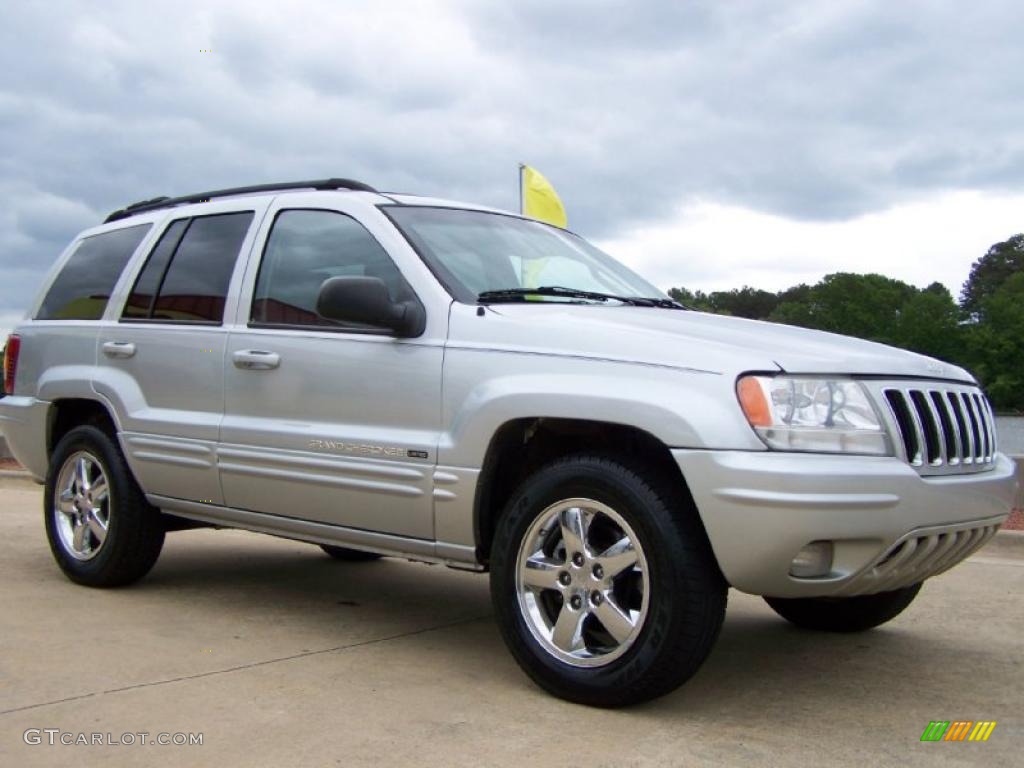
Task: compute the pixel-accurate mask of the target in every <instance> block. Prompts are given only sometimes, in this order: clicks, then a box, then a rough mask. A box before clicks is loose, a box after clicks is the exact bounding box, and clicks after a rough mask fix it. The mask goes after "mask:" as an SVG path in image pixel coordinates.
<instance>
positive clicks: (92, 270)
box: [36, 224, 153, 320]
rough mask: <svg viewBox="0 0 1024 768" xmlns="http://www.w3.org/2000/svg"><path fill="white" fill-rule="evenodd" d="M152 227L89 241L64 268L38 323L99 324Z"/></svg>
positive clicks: (82, 244)
mask: <svg viewBox="0 0 1024 768" xmlns="http://www.w3.org/2000/svg"><path fill="white" fill-rule="evenodd" d="M152 226H153V225H152V224H139V225H137V226H134V227H125V228H123V229H115V230H113V231H112V232H103V233H102V234H99V235H92V236H91V237H87V238H85V239H84V240H82V242H81V243H79V245H78V247H77V248H76V249H75V251H74V253H72V254H71V257H70V258H69V259H68V260H67V262H66V263H65V264H64V268H63V269H62V270H61V272H60V274H59V275H57V279H56V280H54V281H53V285H51V286H50V290H49V291H47V293H46V298H44V299H43V304H42V306H41V307H40V308H39V313H38V314H37V315H36V319H37V320H99V319H100V318H101V317H103V312H104V310H105V309H106V308H107V302H108V301H109V300H110V293H111V291H113V290H114V285H115V284H116V283H117V279H118V278H119V277H120V276H121V272H122V271H123V270H124V268H125V265H126V264H127V263H128V260H129V259H131V257H132V254H133V253H135V249H136V248H138V247H139V243H141V242H142V238H144V237H145V236H146V233H147V232H149V229H150V227H152Z"/></svg>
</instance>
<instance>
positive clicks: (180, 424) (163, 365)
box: [96, 210, 259, 504]
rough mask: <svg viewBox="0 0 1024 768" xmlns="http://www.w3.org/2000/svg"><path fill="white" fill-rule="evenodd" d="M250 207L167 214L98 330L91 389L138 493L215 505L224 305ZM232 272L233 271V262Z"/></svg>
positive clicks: (245, 241)
mask: <svg viewBox="0 0 1024 768" xmlns="http://www.w3.org/2000/svg"><path fill="white" fill-rule="evenodd" d="M258 213H259V212H258V211H256V210H242V211H238V210H236V211H224V212H221V213H213V214H209V215H202V216H187V215H183V216H180V217H176V218H173V219H171V220H170V221H169V222H168V223H167V225H166V227H165V229H164V230H163V232H162V234H161V235H160V237H159V238H158V239H157V241H156V244H155V246H154V247H153V249H152V250H151V251H150V253H149V255H148V257H147V258H146V260H145V262H144V263H143V265H142V267H141V270H139V271H138V273H137V276H136V277H135V278H134V283H133V286H132V288H131V290H130V292H129V295H128V297H127V300H126V301H125V304H124V307H123V310H122V312H121V316H120V318H119V319H118V321H117V322H113V323H108V324H107V325H106V326H105V327H104V328H103V329H102V331H101V333H100V338H99V354H98V363H99V364H98V369H99V373H98V375H97V377H96V388H97V390H98V391H99V392H100V393H101V394H103V395H105V396H106V397H107V398H108V399H110V400H111V401H112V402H113V403H114V404H115V408H116V409H117V411H118V414H119V417H120V420H121V427H122V434H121V440H122V446H123V448H124V451H125V455H126V457H127V459H128V462H129V464H130V465H131V467H132V469H133V471H134V472H135V474H136V476H137V477H138V479H139V481H140V483H141V485H142V487H143V488H144V489H145V491H146V492H147V493H150V494H155V495H158V496H165V497H170V498H176V499H187V500H190V501H200V502H206V503H211V504H222V503H223V496H222V493H221V490H220V481H219V479H218V473H217V466H216V457H215V448H216V444H217V438H218V430H219V428H220V421H221V418H222V417H223V412H224V368H223V365H224V351H225V348H226V340H227V332H226V330H225V328H224V327H223V324H224V315H225V311H226V309H227V308H228V307H229V306H230V307H231V309H232V310H233V308H234V307H233V303H234V299H233V297H234V296H237V290H234V291H233V290H232V286H233V276H234V273H235V270H236V264H237V262H238V261H239V259H238V256H239V253H245V252H247V251H248V247H249V246H250V245H251V236H250V234H249V233H250V231H251V230H253V229H254V227H253V222H254V220H255V218H256V217H257V214H258ZM239 271H241V270H239Z"/></svg>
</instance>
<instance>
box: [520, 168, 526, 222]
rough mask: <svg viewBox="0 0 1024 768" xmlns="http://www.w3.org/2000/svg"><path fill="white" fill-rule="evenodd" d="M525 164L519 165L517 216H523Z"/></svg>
mask: <svg viewBox="0 0 1024 768" xmlns="http://www.w3.org/2000/svg"><path fill="white" fill-rule="evenodd" d="M525 167H526V165H525V163H520V164H519V215H520V216H522V215H523V168H525Z"/></svg>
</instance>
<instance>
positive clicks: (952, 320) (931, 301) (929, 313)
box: [893, 283, 967, 365]
mask: <svg viewBox="0 0 1024 768" xmlns="http://www.w3.org/2000/svg"><path fill="white" fill-rule="evenodd" d="M893 343H894V344H896V345H897V346H900V347H904V348H905V349H910V350H913V351H914V352H919V353H921V354H922V355H930V356H931V357H937V358H939V359H941V360H945V361H947V362H951V363H957V364H958V365H962V364H963V363H965V362H966V361H967V355H966V354H965V350H964V334H963V333H962V329H961V327H960V322H959V310H958V308H957V305H956V302H954V301H953V296H952V294H951V293H950V292H949V290H948V289H947V288H946V286H944V285H942V284H941V283H932V284H931V285H929V286H928V287H927V288H925V289H924V290H923V291H918V292H916V293H914V295H912V296H911V297H910V298H908V299H907V300H906V302H904V304H903V306H902V307H901V308H900V313H899V319H898V320H897V322H896V328H895V334H894V336H893Z"/></svg>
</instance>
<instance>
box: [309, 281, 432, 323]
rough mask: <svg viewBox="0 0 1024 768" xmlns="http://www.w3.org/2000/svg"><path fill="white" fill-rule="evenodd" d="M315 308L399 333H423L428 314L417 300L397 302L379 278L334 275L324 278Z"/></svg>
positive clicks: (334, 316)
mask: <svg viewBox="0 0 1024 768" xmlns="http://www.w3.org/2000/svg"><path fill="white" fill-rule="evenodd" d="M316 311H317V313H318V314H319V315H320V316H321V317H325V318H327V319H328V320H340V321H342V322H350V323H365V324H367V325H378V326H382V327H384V328H390V329H391V330H392V331H394V332H395V335H396V336H400V337H403V338H411V337H413V336H419V335H420V334H421V333H423V330H424V328H426V325H427V316H426V313H425V312H424V311H423V307H422V306H420V304H419V302H417V301H403V302H394V301H392V300H391V297H390V296H388V289H387V286H386V285H384V281H383V280H381V279H380V278H379V277H331V278H328V279H327V280H324V282H323V285H321V286H320V293H319V295H318V296H317V299H316Z"/></svg>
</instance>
